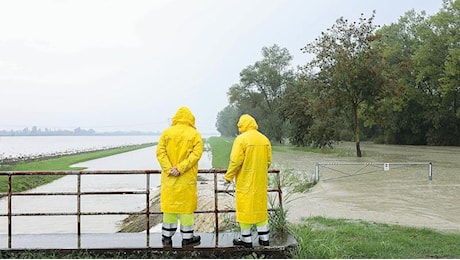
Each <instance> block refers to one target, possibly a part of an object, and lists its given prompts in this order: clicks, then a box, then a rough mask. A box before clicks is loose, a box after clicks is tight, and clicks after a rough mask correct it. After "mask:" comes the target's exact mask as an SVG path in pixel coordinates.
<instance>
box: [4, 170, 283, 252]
mask: <svg viewBox="0 0 460 260" xmlns="http://www.w3.org/2000/svg"><path fill="white" fill-rule="evenodd" d="M225 172H226V169H200V170H198V173H200V174H214V209H213V210H197V211H195V213H205V214H206V213H207V214H211V213H212V214H214V215H215V233H216V238H218V237H219V236H218V233H219V213H231V212H235V210H234V209H226V210H222V209H219V208H218V203H219V202H218V194H219V193H229V194H232V193H233V192H235V191H234V190H227V189H225V190H220V189H219V188H218V177H217V176H218V174H222V173H225ZM268 173H274V174H276V183H277V186H276V188H269V189H268V190H267V192H268V193H270V192H277V193H278V203H279V207H282V191H281V183H280V176H279V173H280V171H279V170H269V171H268ZM120 174H121V175H124V174H131V175H132V174H145V176H146V180H145V190H140V191H133V190H117V191H85V192H82V191H81V178H82V176H86V175H120ZM151 174H161V171H160V170H103V171H85V170H83V171H0V176H2V175H3V176H8V191H7V192H6V193H0V197H4V196H6V197H7V200H8V209H7V210H8V212H7V213H6V214H4V213H0V217H7V218H8V248H11V246H12V221H13V217H18V216H23V217H28V216H29V217H30V216H77V220H76V222H77V236H78V247H79V248H80V245H81V234H82V232H81V216H89V215H145V218H146V237H147V239H146V243H147V247H149V241H150V239H149V237H150V215H154V214H162V212H160V211H154V212H151V211H150V175H151ZM26 175H76V176H77V184H76V185H77V187H76V188H77V189H76V192H27V193H26V192H13V191H12V183H13V178H12V177H13V176H26ZM135 194H136V195H143V194H144V195H145V212H143V211H141V212H140V211H126V212H120V211H119V212H114V211H105V212H101V211H95V212H82V211H81V208H82V207H81V206H82V205H81V204H82V202H81V197H82V196H86V195H135ZM13 196H76V197H77V202H76V203H77V205H76V206H77V207H76V208H77V210H76V212H53V213H44V212H37V213H13V212H12V208H13V207H12V197H13ZM269 210H270V211H272V210H274V209H269ZM217 244H218V240H217V239H216V246H217Z"/></svg>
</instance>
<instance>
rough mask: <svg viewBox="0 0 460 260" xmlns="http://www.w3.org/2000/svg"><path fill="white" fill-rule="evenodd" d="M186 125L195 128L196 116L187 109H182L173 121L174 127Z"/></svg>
mask: <svg viewBox="0 0 460 260" xmlns="http://www.w3.org/2000/svg"><path fill="white" fill-rule="evenodd" d="M177 124H185V125H189V126H191V127H193V128H195V116H194V115H193V114H192V111H190V109H188V108H187V107H180V108H179V109H178V110H177V112H176V114H175V115H174V117H173V119H172V125H177Z"/></svg>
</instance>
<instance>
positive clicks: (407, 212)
mask: <svg viewBox="0 0 460 260" xmlns="http://www.w3.org/2000/svg"><path fill="white" fill-rule="evenodd" d="M361 147H362V151H363V154H364V157H363V158H356V157H355V156H354V154H355V150H354V149H355V148H354V143H341V144H339V145H337V146H336V149H339V150H341V151H342V152H341V153H340V154H344V155H342V156H338V155H337V154H334V155H331V154H329V155H321V154H315V153H305V152H293V153H292V152H290V153H289V154H288V153H283V152H275V153H274V154H273V157H274V158H273V161H274V164H275V166H276V165H278V166H279V167H281V168H286V169H292V170H294V171H297V172H304V173H307V175H309V176H310V177H313V175H314V172H315V163H317V162H336V163H337V164H336V165H330V166H327V167H320V181H319V183H318V184H316V185H315V186H314V187H313V188H312V189H311V190H310V191H308V192H305V193H296V194H285V197H286V200H287V201H286V202H285V205H286V208H287V210H288V220H289V221H290V222H294V223H298V222H301V221H302V219H304V218H307V217H310V216H324V217H328V218H346V219H361V220H365V221H373V222H377V223H387V224H399V225H404V226H414V227H426V228H431V229H436V230H440V231H448V232H455V231H456V232H458V231H460V202H459V198H460V147H433V146H396V145H376V144H373V143H367V142H365V143H362V144H361ZM356 162H359V163H362V165H354V166H350V165H340V163H356ZM374 162H375V164H371V165H366V164H365V163H374ZM395 162H398V163H413V162H423V163H426V164H423V165H408V166H405V165H394V164H392V163H395ZM429 162H431V163H432V165H433V168H432V169H433V178H432V180H431V181H430V180H429V178H428V163H429ZM383 163H389V165H390V167H389V170H384V168H383Z"/></svg>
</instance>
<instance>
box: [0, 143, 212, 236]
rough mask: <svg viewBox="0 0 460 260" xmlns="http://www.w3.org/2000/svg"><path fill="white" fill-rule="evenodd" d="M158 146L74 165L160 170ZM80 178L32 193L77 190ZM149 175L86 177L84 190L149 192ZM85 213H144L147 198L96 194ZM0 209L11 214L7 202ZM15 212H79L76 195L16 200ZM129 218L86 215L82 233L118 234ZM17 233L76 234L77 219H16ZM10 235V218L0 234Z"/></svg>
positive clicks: (207, 160)
mask: <svg viewBox="0 0 460 260" xmlns="http://www.w3.org/2000/svg"><path fill="white" fill-rule="evenodd" d="M155 149H156V146H153V147H148V148H145V149H140V150H136V151H132V152H127V153H122V154H118V155H114V156H109V157H105V158H100V159H96V160H92V161H87V162H83V163H79V164H76V165H73V166H78V167H87V168H88V170H142V169H160V167H159V165H158V162H157V160H156V157H155ZM210 165H211V156H210V154H208V153H204V154H203V156H202V158H201V160H200V162H199V167H200V169H207V168H211V166H210ZM159 178H160V176H159V175H152V176H151V179H150V187H151V188H152V191H153V189H156V188H157V187H158V185H159ZM76 183H77V177H76V176H65V177H63V178H60V179H58V180H56V181H54V182H52V183H50V184H47V185H43V186H40V187H38V188H36V189H33V190H30V191H29V192H65V191H71V192H75V191H76ZM145 185H146V177H145V175H105V176H93V175H85V176H82V188H81V189H82V191H83V192H84V191H96V190H97V191H108V190H110V191H114V190H115V191H116V190H130V191H133V190H139V191H141V190H145V187H146V186H145ZM81 203H82V208H81V210H82V212H93V211H115V212H121V211H123V212H126V211H141V210H142V209H144V208H145V195H110V196H105V195H92V196H83V197H82V201H81ZM0 210H1V211H2V212H7V200H6V198H3V199H1V200H0ZM13 212H15V213H24V212H47V213H48V212H76V197H75V196H51V197H49V198H45V197H44V196H37V197H13ZM126 217H127V216H126V215H109V216H82V217H81V229H82V230H81V231H82V232H84V233H114V232H117V231H118V230H119V222H120V221H121V220H123V219H124V218H126ZM12 230H13V234H39V233H76V232H77V221H76V216H54V217H45V216H37V217H15V218H14V219H13V225H12ZM6 233H7V218H6V217H1V218H0V234H6Z"/></svg>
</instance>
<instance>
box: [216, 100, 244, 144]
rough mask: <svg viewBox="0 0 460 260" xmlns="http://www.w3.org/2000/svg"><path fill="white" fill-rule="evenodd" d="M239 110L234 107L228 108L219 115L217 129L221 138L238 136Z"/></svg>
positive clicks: (229, 106)
mask: <svg viewBox="0 0 460 260" xmlns="http://www.w3.org/2000/svg"><path fill="white" fill-rule="evenodd" d="M238 115H239V112H238V109H237V108H236V107H235V106H233V105H228V106H226V107H225V108H224V109H223V110H222V111H220V112H219V113H218V114H217V121H216V128H217V131H218V132H219V133H220V135H221V136H226V137H235V136H236V135H238V127H237V125H236V124H237V123H238V119H239V117H238Z"/></svg>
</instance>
